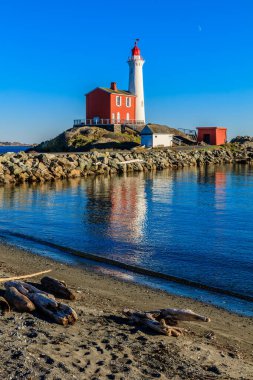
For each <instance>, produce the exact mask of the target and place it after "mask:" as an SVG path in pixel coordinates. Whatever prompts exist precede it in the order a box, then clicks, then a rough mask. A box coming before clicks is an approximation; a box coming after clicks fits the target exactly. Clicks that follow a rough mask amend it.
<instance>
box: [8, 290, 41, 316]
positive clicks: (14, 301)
mask: <svg viewBox="0 0 253 380" xmlns="http://www.w3.org/2000/svg"><path fill="white" fill-rule="evenodd" d="M5 297H6V299H7V300H8V302H9V303H10V305H11V306H13V307H14V308H15V309H16V310H17V311H24V312H28V313H30V312H32V311H34V310H35V305H34V304H33V302H32V301H31V300H30V299H29V298H28V297H26V296H25V295H24V294H22V293H20V292H19V290H18V289H16V288H15V287H14V286H10V287H8V288H7V289H6V291H5Z"/></svg>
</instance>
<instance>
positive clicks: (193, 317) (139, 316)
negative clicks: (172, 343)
mask: <svg viewBox="0 0 253 380" xmlns="http://www.w3.org/2000/svg"><path fill="white" fill-rule="evenodd" d="M123 313H124V314H125V315H126V316H127V317H129V318H130V320H131V321H132V322H133V323H135V324H140V325H143V326H146V327H148V328H150V329H151V330H154V331H156V332H158V333H159V334H164V335H168V336H175V337H178V336H179V335H181V334H183V333H184V332H186V331H187V330H186V329H184V328H180V327H175V326H176V325H177V323H178V321H203V322H210V319H209V318H206V317H204V316H202V315H200V314H196V313H194V312H193V311H191V310H184V309H161V310H154V311H150V312H140V311H135V310H130V309H124V311H123Z"/></svg>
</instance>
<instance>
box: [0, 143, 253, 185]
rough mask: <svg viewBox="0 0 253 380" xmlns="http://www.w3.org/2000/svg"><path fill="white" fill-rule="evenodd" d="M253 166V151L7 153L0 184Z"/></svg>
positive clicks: (0, 170)
mask: <svg viewBox="0 0 253 380" xmlns="http://www.w3.org/2000/svg"><path fill="white" fill-rule="evenodd" d="M236 162H238V163H251V162H253V148H251V147H245V146H241V145H235V146H229V147H220V148H217V149H207V148H201V149H193V150H188V151H175V150H172V149H159V150H156V149H154V150H143V151H124V152H89V153H81V154H76V153H68V154H59V153H56V154H49V153H36V154H34V153H25V152H21V153H6V154H2V155H0V184H1V185H3V184H7V183H13V184H20V183H24V182H30V183H32V182H45V181H54V180H56V179H67V178H76V177H85V176H88V175H98V174H111V173H124V172H134V171H150V170H162V169H166V168H183V167H190V166H204V165H217V164H218V165H219V164H226V163H236Z"/></svg>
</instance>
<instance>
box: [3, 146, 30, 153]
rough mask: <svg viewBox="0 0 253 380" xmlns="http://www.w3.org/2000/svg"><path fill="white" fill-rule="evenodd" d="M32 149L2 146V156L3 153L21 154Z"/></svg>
mask: <svg viewBox="0 0 253 380" xmlns="http://www.w3.org/2000/svg"><path fill="white" fill-rule="evenodd" d="M29 148H31V147H30V146H27V145H26V146H11V145H6V146H0V154H3V153H8V152H12V153H13V152H14V153H17V152H21V151H26V150H27V149H29Z"/></svg>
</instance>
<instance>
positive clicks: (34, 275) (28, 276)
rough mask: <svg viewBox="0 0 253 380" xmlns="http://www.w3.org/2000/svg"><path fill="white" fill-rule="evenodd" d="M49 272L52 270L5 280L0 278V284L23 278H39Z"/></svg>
mask: <svg viewBox="0 0 253 380" xmlns="http://www.w3.org/2000/svg"><path fill="white" fill-rule="evenodd" d="M49 272H52V269H48V270H43V271H42V272H37V273H31V274H26V275H24V276H14V277H7V278H6V277H3V278H0V282H6V281H12V280H24V279H25V278H32V277H36V276H41V275H42V274H46V273H49Z"/></svg>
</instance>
